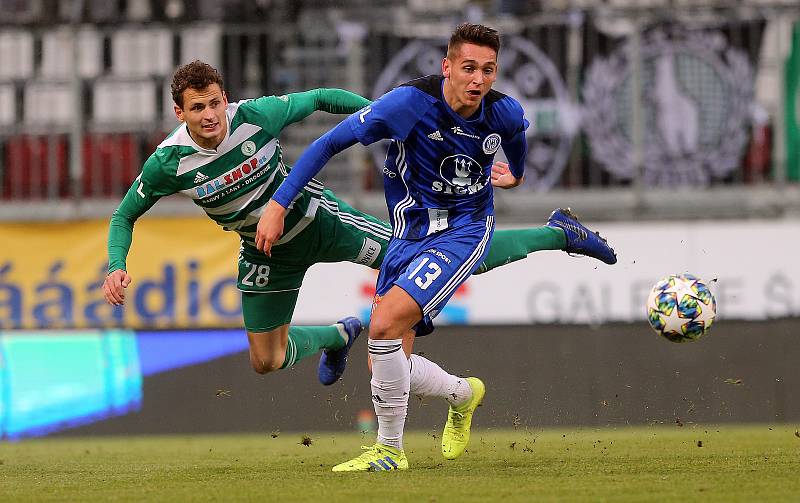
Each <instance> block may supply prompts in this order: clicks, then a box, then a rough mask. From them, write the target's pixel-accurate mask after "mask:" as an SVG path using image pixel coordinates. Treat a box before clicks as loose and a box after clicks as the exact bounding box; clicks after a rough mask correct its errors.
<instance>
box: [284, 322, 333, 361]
mask: <svg viewBox="0 0 800 503" xmlns="http://www.w3.org/2000/svg"><path fill="white" fill-rule="evenodd" d="M347 337H348V336H347V333H346V332H345V331H344V325H342V324H341V323H336V324H334V325H328V326H325V327H289V343H288V344H287V345H286V358H285V359H284V360H283V365H281V368H282V369H285V368H288V367H291V366H292V365H294V364H296V363H297V362H299V361H300V360H302V359H303V358H307V357H309V356H312V355H315V354H317V353H319V352H320V350H322V349H332V350H337V349H341V348H343V347H344V345H345V344H347Z"/></svg>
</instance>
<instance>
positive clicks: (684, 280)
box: [647, 273, 717, 342]
mask: <svg viewBox="0 0 800 503" xmlns="http://www.w3.org/2000/svg"><path fill="white" fill-rule="evenodd" d="M716 315H717V301H716V300H715V299H714V294H712V293H711V290H709V288H708V285H706V283H705V282H704V281H703V280H701V279H700V278H698V277H697V276H694V275H692V274H688V273H684V274H672V275H669V276H667V277H666V278H663V279H662V280H660V281H659V282H658V283H656V285H655V286H654V287H653V289H652V290H651V291H650V295H649V296H648V297H647V321H648V322H650V326H651V327H653V330H655V331H656V333H657V334H658V335H660V336H662V337H664V338H665V339H667V340H670V341H672V342H691V341H696V340H697V339H700V338H701V337H703V336H704V335H706V334H707V333H708V331H709V329H710V328H711V325H712V324H713V323H714V318H715V317H716Z"/></svg>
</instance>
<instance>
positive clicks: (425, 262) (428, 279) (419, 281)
mask: <svg viewBox="0 0 800 503" xmlns="http://www.w3.org/2000/svg"><path fill="white" fill-rule="evenodd" d="M425 266H427V267H425ZM440 274H442V268H441V267H439V264H437V263H436V262H434V261H433V260H431V259H430V257H422V260H420V261H419V264H417V266H416V267H414V268H413V269H412V270H411V273H409V275H408V279H413V280H414V283H415V284H416V285H417V286H418V287H419V288H420V290H425V289H427V288H428V287H429V286H431V283H433V282H434V280H435V279H436V278H438V277H439V275H440ZM415 276H416V278H415Z"/></svg>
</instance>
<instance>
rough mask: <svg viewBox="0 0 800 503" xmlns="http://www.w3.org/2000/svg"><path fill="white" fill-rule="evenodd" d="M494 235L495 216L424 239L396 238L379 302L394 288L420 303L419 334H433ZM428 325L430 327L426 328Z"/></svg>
mask: <svg viewBox="0 0 800 503" xmlns="http://www.w3.org/2000/svg"><path fill="white" fill-rule="evenodd" d="M493 232H494V216H488V217H486V220H484V221H480V222H473V223H471V224H467V225H463V226H461V227H456V228H453V229H447V230H445V231H443V232H438V233H436V234H432V235H430V236H428V237H426V238H423V239H420V240H415V241H412V240H406V239H392V240H391V241H390V242H389V247H388V249H387V250H386V258H385V259H384V260H383V264H381V271H380V274H379V275H378V284H377V286H376V288H375V293H376V299H375V300H376V302H375V305H377V302H380V298H381V297H382V296H383V295H385V294H386V293H387V292H388V291H389V290H390V289H391V288H392V286H394V285H397V286H399V287H400V288H402V289H403V290H405V291H406V292H407V293H408V294H409V295H411V297H412V298H413V299H414V300H415V301H416V303H417V304H419V307H420V309H421V310H422V317H423V319H422V322H421V325H420V326H417V327H416V329H417V335H425V334H426V333H430V332H431V331H433V327H432V325H431V321H430V320H432V319H433V318H435V317H436V315H437V314H439V311H441V310H442V308H443V307H444V305H445V304H447V301H449V300H450V297H452V296H453V294H455V292H456V290H457V289H458V287H459V286H461V284H462V283H464V281H466V280H467V278H469V277H470V275H471V274H472V273H473V272H474V271H475V269H477V268H478V266H479V265H480V264H481V263H482V262H483V259H484V258H485V257H486V254H487V252H488V251H489V242H490V241H491V239H492V233H493ZM425 325H428V326H425Z"/></svg>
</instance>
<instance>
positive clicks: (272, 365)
mask: <svg viewBox="0 0 800 503" xmlns="http://www.w3.org/2000/svg"><path fill="white" fill-rule="evenodd" d="M284 359H285V356H284V357H281V358H277V357H275V356H274V355H269V354H267V355H254V354H251V355H250V366H251V367H253V370H254V371H255V372H256V373H257V374H261V375H264V374H268V373H270V372H274V371H275V370H278V369H280V368H281V366H282V365H283V360H284ZM279 360H280V361H279Z"/></svg>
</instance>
